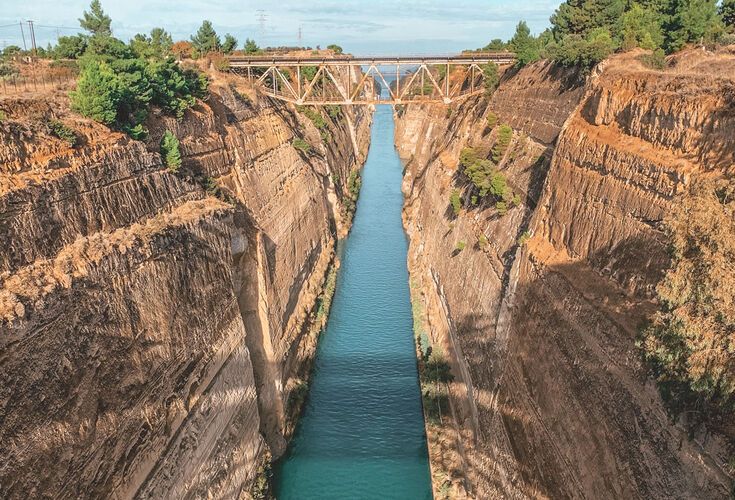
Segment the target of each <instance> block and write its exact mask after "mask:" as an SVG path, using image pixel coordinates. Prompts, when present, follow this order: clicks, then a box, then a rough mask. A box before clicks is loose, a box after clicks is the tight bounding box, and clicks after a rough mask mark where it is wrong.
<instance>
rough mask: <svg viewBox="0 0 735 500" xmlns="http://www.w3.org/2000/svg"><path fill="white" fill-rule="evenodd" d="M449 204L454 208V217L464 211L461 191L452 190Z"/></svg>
mask: <svg viewBox="0 0 735 500" xmlns="http://www.w3.org/2000/svg"><path fill="white" fill-rule="evenodd" d="M449 204H450V205H451V206H452V212H453V213H454V216H455V217H456V216H458V215H459V212H460V211H461V210H462V199H461V198H460V194H459V189H452V192H451V194H450V195H449Z"/></svg>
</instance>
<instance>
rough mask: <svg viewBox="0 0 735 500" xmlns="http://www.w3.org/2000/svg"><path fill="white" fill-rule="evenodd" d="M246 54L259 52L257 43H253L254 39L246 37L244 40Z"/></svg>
mask: <svg viewBox="0 0 735 500" xmlns="http://www.w3.org/2000/svg"><path fill="white" fill-rule="evenodd" d="M244 50H245V53H246V54H256V53H258V52H260V47H258V44H257V43H255V40H251V39H250V38H248V39H247V40H245V47H244Z"/></svg>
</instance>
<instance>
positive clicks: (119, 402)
mask: <svg viewBox="0 0 735 500" xmlns="http://www.w3.org/2000/svg"><path fill="white" fill-rule="evenodd" d="M230 83H232V82H226V84H225V85H219V84H215V85H214V86H213V89H212V93H211V95H210V97H209V99H208V100H207V102H205V103H199V104H198V105H197V106H195V107H194V108H193V109H192V110H190V111H187V113H186V115H185V117H184V118H183V120H180V121H176V120H174V119H170V118H166V117H164V116H160V115H158V114H155V113H154V114H153V115H152V116H151V119H150V120H149V123H148V126H149V129H150V137H149V139H148V140H147V142H146V143H143V142H136V141H132V140H130V139H128V138H127V137H125V136H123V135H122V134H119V133H116V132H111V131H110V130H108V129H107V128H105V127H103V126H100V125H97V124H94V123H91V122H89V121H87V120H84V119H82V118H80V117H78V116H74V115H72V114H71V113H70V112H69V111H68V107H67V104H66V97H65V96H64V95H63V94H61V93H59V94H57V95H49V96H45V97H44V96H37V97H35V98H33V99H26V100H25V101H24V100H10V99H4V100H0V109H2V110H3V111H4V114H5V116H6V119H5V120H4V121H3V123H1V124H0V241H2V250H1V251H0V352H2V355H1V356H0V367H1V368H0V381H1V383H0V386H2V389H0V456H2V457H3V458H2V460H1V462H2V464H1V466H0V490H2V492H3V496H4V497H8V498H28V497H43V498H85V497H96V498H99V497H121V498H128V497H132V496H135V495H137V496H140V497H155V498H158V497H163V496H169V497H172V498H179V497H184V496H187V495H189V496H196V497H206V496H207V495H211V496H213V497H220V498H225V497H227V498H230V497H234V496H238V495H240V494H242V493H243V492H246V491H247V489H248V488H249V485H250V483H251V482H252V479H253V477H254V475H255V473H256V471H257V468H258V466H259V464H260V463H261V460H262V459H263V457H264V456H265V452H266V451H267V450H269V449H270V451H271V452H272V454H274V455H277V454H279V453H281V452H282V451H283V449H284V446H285V440H284V432H285V429H284V417H283V415H284V404H285V402H286V401H287V397H288V394H287V393H286V392H285V389H284V388H285V387H287V385H288V381H289V379H290V378H291V377H292V376H294V375H295V374H296V373H297V372H298V371H299V370H300V369H301V367H302V365H303V363H304V362H305V359H307V358H308V357H309V356H310V355H311V354H313V350H314V344H315V341H314V339H312V338H308V337H307V336H304V335H303V334H302V331H303V329H304V328H305V325H306V324H307V323H308V321H309V317H310V313H311V310H312V308H313V307H314V304H315V302H316V298H317V296H318V294H319V292H320V290H321V286H322V282H323V280H324V276H325V273H326V270H327V268H328V266H329V264H330V262H331V261H332V259H333V255H334V245H335V240H336V234H337V230H338V228H339V225H340V219H339V217H340V215H339V212H340V211H339V207H340V199H341V196H342V191H341V190H340V188H339V186H340V185H341V186H344V185H346V182H347V178H348V177H349V174H350V171H352V170H353V169H355V168H359V167H360V166H361V164H362V162H363V160H364V158H365V155H366V153H367V146H368V141H369V125H370V116H369V113H368V112H367V110H360V109H356V110H354V111H350V110H343V113H341V115H340V116H339V117H338V118H336V119H332V120H329V124H328V127H329V131H330V134H331V137H332V139H331V140H330V141H329V142H327V143H323V142H322V141H321V139H320V137H319V131H317V130H316V129H315V128H314V126H313V125H312V124H311V122H309V121H308V120H304V119H303V118H299V115H298V114H297V113H296V112H295V110H294V109H293V108H290V107H287V106H283V105H280V104H277V103H274V102H270V101H268V100H265V99H262V98H258V96H256V95H255V94H251V96H250V98H246V97H243V94H244V93H245V92H247V90H244V89H241V93H239V94H238V93H235V92H234V91H233V90H232V89H231V87H230ZM49 119H55V120H60V121H62V122H64V123H65V124H66V125H67V126H69V127H70V128H72V129H73V130H74V131H75V132H76V134H77V139H78V140H77V142H78V145H77V146H75V147H70V146H69V145H68V144H66V143H64V142H63V141H61V140H59V139H56V138H54V137H52V136H51V134H50V133H49V131H48V129H47V127H46V126H45V125H44V124H45V123H46V121H48V120H49ZM166 129H169V130H171V131H172V132H174V133H175V134H176V135H177V136H178V137H179V139H180V140H181V153H182V159H183V166H182V170H181V172H182V173H180V174H176V175H175V174H173V173H170V172H169V171H168V170H167V169H166V166H165V165H163V164H162V162H161V158H160V155H159V154H158V144H159V141H160V137H161V136H162V134H163V133H164V131H165V130H166ZM296 136H304V137H305V138H306V139H307V140H309V141H312V142H313V144H315V147H314V152H313V154H312V155H309V156H307V155H302V154H299V152H298V151H297V150H295V149H294V148H293V147H292V145H291V142H292V140H293V138H294V137H296ZM213 186H218V187H219V189H220V193H224V195H220V196H219V198H220V199H217V197H215V196H214V195H215V194H217V193H215V192H214V190H213V189H211V188H212V187H213ZM207 187H209V188H210V189H209V191H207V189H205V188H207ZM295 352H298V353H299V356H296V355H295V354H294V353H295Z"/></svg>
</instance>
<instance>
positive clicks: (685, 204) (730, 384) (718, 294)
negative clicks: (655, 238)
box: [639, 180, 735, 420]
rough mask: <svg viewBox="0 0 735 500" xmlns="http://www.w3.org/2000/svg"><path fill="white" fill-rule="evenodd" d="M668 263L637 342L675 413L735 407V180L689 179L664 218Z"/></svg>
mask: <svg viewBox="0 0 735 500" xmlns="http://www.w3.org/2000/svg"><path fill="white" fill-rule="evenodd" d="M666 227H667V232H668V235H669V237H670V240H671V257H672V260H671V266H670V268H669V269H668V271H667V272H666V275H665V276H664V278H663V280H662V281H661V282H660V283H659V285H658V286H657V287H656V293H657V296H658V300H659V303H660V304H661V309H660V311H659V312H658V313H656V314H655V315H654V316H653V318H652V322H651V325H650V326H649V327H648V328H647V329H646V330H645V331H644V332H643V334H642V337H641V339H640V342H639V345H640V347H641V348H642V352H643V356H644V358H645V359H646V361H647V362H648V363H649V364H650V366H651V368H652V370H653V375H654V376H655V378H656V381H657V382H658V386H659V388H660V390H661V392H662V395H663V396H664V399H665V400H666V401H667V402H668V403H669V407H670V409H671V410H672V412H674V413H675V414H678V413H680V412H684V411H687V412H688V414H689V415H690V416H693V417H694V418H695V420H696V419H699V420H701V419H704V418H706V417H707V416H709V417H712V416H713V415H712V412H713V411H714V414H715V416H717V415H719V416H723V415H727V414H728V413H730V414H731V412H732V411H733V410H735V356H733V346H735V181H733V180H727V181H725V180H723V181H698V182H694V183H693V184H692V186H691V188H690V190H689V192H688V193H686V194H684V195H683V196H681V197H680V198H679V199H678V200H677V203H676V204H675V208H674V209H673V210H672V212H671V214H670V215H669V216H668V218H667V219H666Z"/></svg>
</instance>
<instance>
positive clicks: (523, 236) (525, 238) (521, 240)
mask: <svg viewBox="0 0 735 500" xmlns="http://www.w3.org/2000/svg"><path fill="white" fill-rule="evenodd" d="M530 239H531V233H529V232H528V231H523V233H522V234H521V235H520V236H519V237H518V245H520V246H523V245H525V244H526V242H528V240H530Z"/></svg>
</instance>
